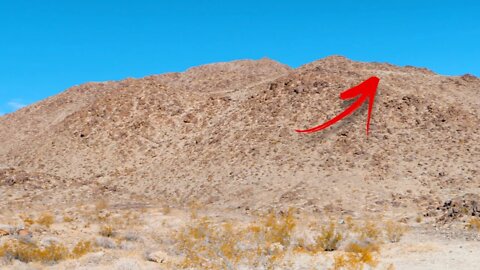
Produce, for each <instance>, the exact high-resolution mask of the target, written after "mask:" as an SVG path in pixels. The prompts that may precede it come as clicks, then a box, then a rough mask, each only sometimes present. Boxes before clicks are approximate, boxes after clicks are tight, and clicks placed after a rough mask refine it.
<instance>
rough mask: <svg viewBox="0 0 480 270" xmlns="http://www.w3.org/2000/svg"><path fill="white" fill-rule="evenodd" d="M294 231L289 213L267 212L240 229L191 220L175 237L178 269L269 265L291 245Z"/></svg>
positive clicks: (279, 257)
mask: <svg viewBox="0 0 480 270" xmlns="http://www.w3.org/2000/svg"><path fill="white" fill-rule="evenodd" d="M294 228H295V218H294V215H293V210H289V211H287V212H286V213H284V214H275V213H270V214H268V215H267V216H266V217H264V218H260V220H259V221H258V222H257V223H252V224H249V225H248V226H244V227H236V226H234V225H233V224H232V223H230V222H225V223H223V224H221V225H218V226H216V225H215V224H213V222H212V221H211V220H210V219H208V218H205V217H204V218H200V219H195V220H194V222H193V225H190V226H187V227H186V228H184V229H183V230H181V231H180V232H179V234H178V235H177V237H176V239H177V247H178V248H179V250H180V251H181V253H182V254H183V255H184V261H183V262H182V264H181V267H185V268H188V267H201V268H202V269H225V268H226V269H236V268H237V267H238V265H240V264H246V265H250V266H258V265H260V264H266V265H272V264H273V263H274V262H275V261H277V260H279V259H281V258H282V257H283V255H284V253H285V250H286V248H287V247H288V246H289V245H290V244H291V238H292V234H293V229H294Z"/></svg>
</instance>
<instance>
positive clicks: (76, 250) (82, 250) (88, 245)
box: [70, 241, 93, 258]
mask: <svg viewBox="0 0 480 270" xmlns="http://www.w3.org/2000/svg"><path fill="white" fill-rule="evenodd" d="M92 251H93V245H92V242H90V241H79V242H78V243H77V244H76V245H75V247H73V249H72V252H71V254H70V257H71V258H80V257H82V256H83V255H85V254H87V253H90V252H92Z"/></svg>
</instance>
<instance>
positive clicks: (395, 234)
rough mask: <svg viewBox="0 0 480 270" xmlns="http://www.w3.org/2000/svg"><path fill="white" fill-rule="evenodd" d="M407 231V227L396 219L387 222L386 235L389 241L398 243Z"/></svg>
mask: <svg viewBox="0 0 480 270" xmlns="http://www.w3.org/2000/svg"><path fill="white" fill-rule="evenodd" d="M406 231H407V227H406V226H404V225H402V224H400V223H397V222H395V221H392V220H389V221H387V222H386V223H385V235H386V237H387V239H388V241H390V242H392V243H396V242H398V241H400V239H401V238H402V236H403V235H404V234H405V232H406Z"/></svg>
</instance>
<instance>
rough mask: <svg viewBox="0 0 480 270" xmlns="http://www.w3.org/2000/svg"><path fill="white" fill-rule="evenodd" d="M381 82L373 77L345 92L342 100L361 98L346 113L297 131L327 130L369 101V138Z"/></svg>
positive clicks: (341, 96) (342, 94)
mask: <svg viewBox="0 0 480 270" xmlns="http://www.w3.org/2000/svg"><path fill="white" fill-rule="evenodd" d="M379 81H380V79H379V78H377V77H375V76H373V77H370V78H368V79H367V80H366V81H364V82H362V83H360V84H359V85H357V86H354V87H352V88H350V89H348V90H345V91H343V92H342V93H341V94H340V98H341V99H343V100H347V99H352V98H354V97H357V96H359V98H358V99H357V100H356V101H355V102H353V103H352V105H351V106H350V107H348V108H347V109H345V111H343V112H342V113H340V114H339V115H337V116H335V117H334V118H333V119H331V120H329V121H327V122H325V123H323V124H321V125H319V126H316V127H313V128H309V129H305V130H299V129H297V130H295V131H296V132H303V133H312V132H316V131H319V130H322V129H324V128H327V127H329V126H331V125H333V124H335V123H336V122H338V121H340V120H342V119H343V118H344V117H347V116H348V115H350V114H351V113H353V112H354V111H355V110H357V109H358V108H360V106H362V104H363V102H365V101H366V100H367V99H368V116H367V136H368V129H369V128H370V116H371V114H372V108H373V101H374V99H375V94H376V93H377V86H378V82H379Z"/></svg>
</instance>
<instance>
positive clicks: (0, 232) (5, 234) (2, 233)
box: [0, 230, 10, 237]
mask: <svg viewBox="0 0 480 270" xmlns="http://www.w3.org/2000/svg"><path fill="white" fill-rule="evenodd" d="M8 235H10V233H9V232H7V231H5V230H0V237H2V236H8Z"/></svg>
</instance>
